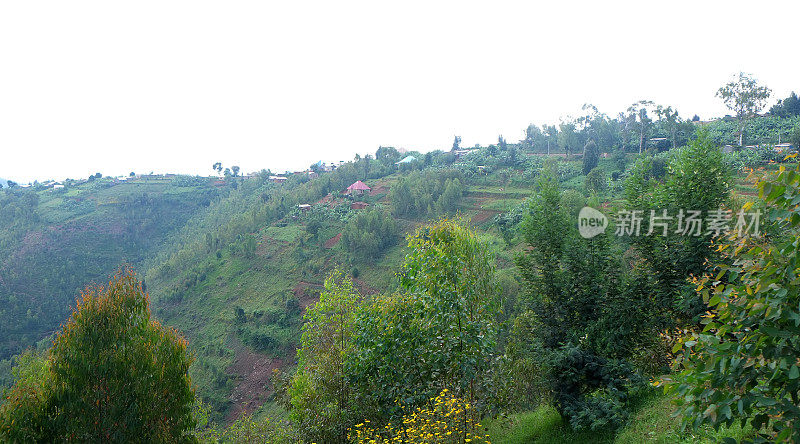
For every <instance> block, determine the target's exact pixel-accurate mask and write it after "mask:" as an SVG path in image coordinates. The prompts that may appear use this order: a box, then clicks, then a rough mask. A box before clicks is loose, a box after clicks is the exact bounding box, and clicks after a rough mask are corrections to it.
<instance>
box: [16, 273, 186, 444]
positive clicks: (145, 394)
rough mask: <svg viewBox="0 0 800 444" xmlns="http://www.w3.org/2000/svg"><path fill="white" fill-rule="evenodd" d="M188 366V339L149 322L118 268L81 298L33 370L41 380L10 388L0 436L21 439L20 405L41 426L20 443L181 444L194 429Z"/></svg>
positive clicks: (135, 288) (130, 281) (136, 289)
mask: <svg viewBox="0 0 800 444" xmlns="http://www.w3.org/2000/svg"><path fill="white" fill-rule="evenodd" d="M191 362H192V358H191V356H190V355H189V352H188V351H187V343H186V341H185V340H184V339H183V338H181V337H180V336H179V335H178V333H177V332H176V331H175V330H172V329H168V328H165V327H163V326H161V324H159V323H158V322H157V321H155V320H152V319H151V318H150V308H149V298H148V295H147V294H145V293H144V292H143V291H142V288H141V286H140V284H139V282H138V280H137V279H136V276H135V274H134V273H133V271H132V270H131V269H130V268H123V269H121V270H120V271H119V272H118V273H117V274H116V276H114V277H113V278H112V279H111V281H110V282H109V283H108V285H107V286H97V287H91V288H88V289H87V290H86V291H85V292H84V293H83V295H82V298H81V300H80V301H79V303H78V307H77V308H76V309H75V311H74V312H73V313H72V316H70V318H69V320H68V321H67V323H66V324H65V325H64V328H63V330H62V331H61V332H60V333H59V334H58V335H57V336H56V338H55V341H54V343H53V346H52V348H51V349H50V350H49V352H48V354H47V358H46V362H44V363H43V364H42V365H43V367H42V366H38V367H36V368H37V370H35V372H36V375H37V376H36V377H35V378H34V379H36V380H37V381H38V382H37V383H36V384H32V383H31V380H30V378H28V379H26V380H25V381H26V382H21V383H20V385H18V386H15V388H14V389H12V393H13V395H12V397H11V398H10V399H9V400H7V402H6V403H5V404H4V405H3V407H2V409H0V438H2V440H4V441H5V440H6V438H8V437H13V436H17V437H19V436H25V434H24V433H25V432H26V430H20V427H26V426H23V425H19V424H18V423H15V422H14V421H13V419H14V416H15V411H17V410H18V409H20V407H22V410H23V411H27V412H34V413H35V415H34V418H36V419H37V422H38V423H37V424H36V425H35V426H34V427H31V428H29V429H28V430H27V431H29V432H31V433H30V434H29V437H28V438H27V439H20V441H28V440H36V441H40V440H41V441H48V442H53V441H55V442H62V441H86V442H110V441H115V442H131V441H145V442H178V441H186V440H188V439H189V436H190V435H189V434H190V432H191V430H192V429H193V426H194V420H193V418H192V414H191V409H192V405H193V403H194V391H193V389H192V384H191V380H190V378H189V375H188V370H189V365H190V364H191ZM26 387H27V388H30V387H38V388H37V389H36V390H34V391H29V390H26ZM9 419H11V421H9ZM11 440H12V441H15V440H16V439H11Z"/></svg>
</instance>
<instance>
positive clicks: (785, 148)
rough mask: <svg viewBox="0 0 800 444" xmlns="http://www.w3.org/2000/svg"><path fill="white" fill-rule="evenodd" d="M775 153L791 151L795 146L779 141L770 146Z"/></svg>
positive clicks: (794, 149) (795, 148)
mask: <svg viewBox="0 0 800 444" xmlns="http://www.w3.org/2000/svg"><path fill="white" fill-rule="evenodd" d="M772 149H773V150H774V151H775V152H776V153H793V152H795V151H797V147H795V146H794V145H792V144H791V143H779V144H777V145H775V147H773V148H772Z"/></svg>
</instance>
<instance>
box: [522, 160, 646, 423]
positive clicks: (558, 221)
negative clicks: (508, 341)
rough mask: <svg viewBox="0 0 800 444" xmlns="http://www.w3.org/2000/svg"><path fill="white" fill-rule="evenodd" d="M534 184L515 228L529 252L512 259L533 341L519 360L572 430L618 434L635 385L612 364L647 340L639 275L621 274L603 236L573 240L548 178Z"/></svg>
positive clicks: (619, 365)
mask: <svg viewBox="0 0 800 444" xmlns="http://www.w3.org/2000/svg"><path fill="white" fill-rule="evenodd" d="M538 185H539V192H538V193H537V195H536V196H535V197H534V198H533V199H532V203H531V207H530V214H529V215H528V216H527V217H526V218H525V220H524V222H523V233H524V235H525V240H526V241H527V243H528V244H529V245H530V247H531V248H530V249H528V251H527V252H526V253H525V254H524V255H520V256H518V257H517V266H518V267H519V271H520V274H521V275H522V277H523V279H524V282H525V288H526V290H527V291H526V293H525V294H526V296H527V297H526V299H524V300H523V301H524V304H525V305H524V306H525V307H526V308H527V309H528V310H529V311H527V312H525V313H523V315H521V316H524V318H523V319H530V322H529V323H528V324H529V325H530V330H532V331H531V332H530V334H526V337H529V338H535V341H536V346H535V347H533V348H532V349H530V350H529V351H528V352H526V353H523V354H522V356H523V357H525V355H529V356H527V358H526V359H527V360H528V361H530V362H538V363H542V365H543V366H546V367H547V370H546V374H545V377H544V378H545V380H546V382H547V385H549V387H550V391H551V393H552V394H553V395H552V396H553V399H554V403H555V406H556V409H557V410H558V412H559V413H560V414H561V415H562V416H563V417H564V418H565V419H567V420H569V421H570V423H571V424H572V426H573V427H574V428H576V429H583V428H591V429H598V428H614V427H618V426H619V425H621V423H622V421H623V420H624V418H625V416H626V414H627V413H626V408H627V407H626V402H627V401H626V398H627V395H626V393H627V391H628V390H629V388H630V387H631V386H632V385H633V384H635V382H636V381H637V380H638V379H637V377H636V375H635V374H634V372H633V371H632V370H631V368H630V366H628V365H627V364H625V363H624V362H621V361H619V359H621V358H625V357H627V356H629V355H630V353H631V351H632V350H634V349H635V348H636V347H637V346H638V344H639V343H640V341H641V338H643V337H647V336H648V334H650V333H652V330H653V327H652V322H651V321H649V319H651V318H652V316H651V307H652V303H651V302H652V301H651V300H650V298H649V294H650V292H649V291H646V290H647V287H646V286H645V285H642V282H641V277H640V276H639V275H634V276H631V277H627V276H623V275H621V269H620V266H619V261H617V260H615V259H614V257H615V256H616V254H615V253H614V251H613V250H612V248H611V244H610V242H609V241H608V236H607V235H606V234H600V235H598V236H595V237H593V238H591V239H583V238H581V237H579V236H578V235H577V230H576V228H575V224H574V222H573V220H574V219H572V217H571V215H569V214H568V211H567V209H566V208H564V207H563V206H562V200H561V195H560V193H559V191H558V186H557V181H556V180H555V179H554V178H553V177H552V176H551V175H550V174H545V175H543V176H542V177H541V178H540V181H539V184H538ZM515 341H516V339H512V345H513V347H512V350H519V349H520V347H521V344H519V343H515ZM529 385H530V386H535V385H537V384H529Z"/></svg>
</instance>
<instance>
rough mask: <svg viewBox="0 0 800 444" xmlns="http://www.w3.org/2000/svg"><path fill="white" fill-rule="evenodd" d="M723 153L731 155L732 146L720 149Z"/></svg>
mask: <svg viewBox="0 0 800 444" xmlns="http://www.w3.org/2000/svg"><path fill="white" fill-rule="evenodd" d="M722 152H723V153H732V152H733V145H725V146H723V147H722Z"/></svg>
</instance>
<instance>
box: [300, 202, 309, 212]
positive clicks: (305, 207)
mask: <svg viewBox="0 0 800 444" xmlns="http://www.w3.org/2000/svg"><path fill="white" fill-rule="evenodd" d="M297 208H299V209H300V211H308V210H310V209H311V204H298V205H297Z"/></svg>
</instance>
